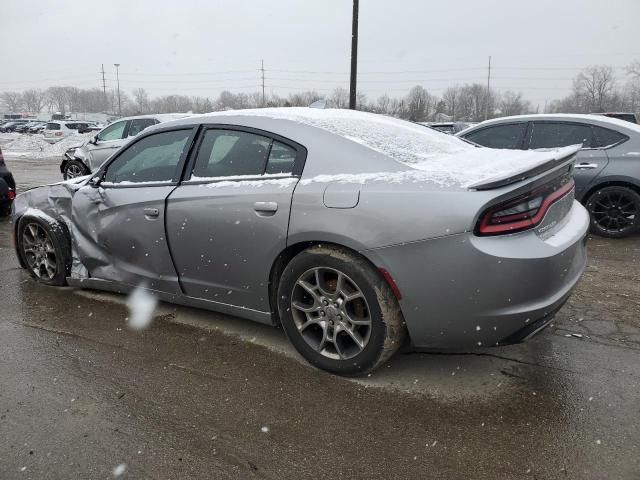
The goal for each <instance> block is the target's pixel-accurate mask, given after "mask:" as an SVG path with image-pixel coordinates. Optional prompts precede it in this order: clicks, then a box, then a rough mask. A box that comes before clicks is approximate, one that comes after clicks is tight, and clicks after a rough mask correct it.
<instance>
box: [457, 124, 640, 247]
mask: <svg viewBox="0 0 640 480" xmlns="http://www.w3.org/2000/svg"><path fill="white" fill-rule="evenodd" d="M460 137H461V138H464V139H466V140H469V141H471V142H473V143H476V144H478V145H481V146H483V147H489V148H507V149H521V150H533V149H542V148H557V147H565V146H568V145H575V144H582V150H581V151H580V152H579V153H578V159H577V160H576V165H575V169H574V178H575V181H576V199H578V200H579V201H581V202H582V203H583V204H584V205H585V206H586V207H587V210H589V213H590V215H591V230H592V231H593V232H594V233H596V234H598V235H602V236H605V237H612V238H618V237H624V236H627V235H629V234H632V233H634V232H636V231H638V230H639V229H640V126H638V125H634V124H633V123H630V122H625V121H622V120H618V119H614V118H607V117H604V116H599V115H568V114H554V115H521V116H515V117H504V118H498V119H495V120H488V121H486V122H482V123H480V124H478V125H476V126H475V127H472V128H470V129H467V130H465V131H464V132H462V134H461V135H460Z"/></svg>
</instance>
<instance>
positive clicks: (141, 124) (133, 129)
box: [129, 118, 158, 137]
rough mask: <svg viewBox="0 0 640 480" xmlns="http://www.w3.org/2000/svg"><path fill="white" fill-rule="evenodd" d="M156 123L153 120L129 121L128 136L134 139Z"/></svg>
mask: <svg viewBox="0 0 640 480" xmlns="http://www.w3.org/2000/svg"><path fill="white" fill-rule="evenodd" d="M156 123H158V122H157V121H156V120H154V119H153V118H139V119H137V120H131V125H130V126H129V136H130V137H135V136H136V135H138V134H139V133H140V132H141V131H142V130H144V129H145V128H147V127H150V126H151V125H155V124H156Z"/></svg>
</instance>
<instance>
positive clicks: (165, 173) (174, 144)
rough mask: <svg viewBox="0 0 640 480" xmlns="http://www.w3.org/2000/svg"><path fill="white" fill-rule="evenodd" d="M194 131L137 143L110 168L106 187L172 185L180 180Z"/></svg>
mask: <svg viewBox="0 0 640 480" xmlns="http://www.w3.org/2000/svg"><path fill="white" fill-rule="evenodd" d="M190 135H191V130H176V131H172V132H162V133H158V134H156V135H150V136H148V137H145V138H143V139H142V140H140V141H139V142H136V143H134V144H133V145H131V146H130V147H129V148H127V149H126V150H125V151H124V152H122V153H121V154H120V155H119V156H118V157H117V158H116V159H115V160H114V161H113V162H111V163H110V164H109V166H108V167H107V171H106V172H105V175H104V182H103V185H104V183H123V182H126V183H131V182H133V183H140V182H170V181H172V180H173V179H174V178H175V177H176V176H177V171H176V170H177V166H178V163H180V159H181V158H182V156H183V154H184V151H185V148H186V146H187V140H188V139H189V136H190Z"/></svg>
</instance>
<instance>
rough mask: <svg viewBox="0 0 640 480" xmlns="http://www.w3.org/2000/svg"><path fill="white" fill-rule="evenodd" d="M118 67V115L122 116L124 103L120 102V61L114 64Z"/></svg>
mask: <svg viewBox="0 0 640 480" xmlns="http://www.w3.org/2000/svg"><path fill="white" fill-rule="evenodd" d="M113 65H114V66H115V67H116V81H117V83H118V116H120V117H121V116H122V105H121V104H120V76H119V75H118V67H120V64H119V63H114V64H113Z"/></svg>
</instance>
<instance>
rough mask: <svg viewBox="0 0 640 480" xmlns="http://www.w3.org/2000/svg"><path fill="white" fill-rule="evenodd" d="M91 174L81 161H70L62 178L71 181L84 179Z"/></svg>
mask: <svg viewBox="0 0 640 480" xmlns="http://www.w3.org/2000/svg"><path fill="white" fill-rule="evenodd" d="M90 173H91V172H90V171H89V169H88V168H87V166H86V165H85V164H84V163H82V162H81V161H79V160H69V161H68V162H67V163H66V164H65V166H64V172H63V173H62V176H63V177H64V179H65V180H69V179H71V178H77V177H84V176H85V175H89V174H90Z"/></svg>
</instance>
